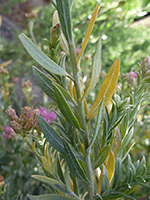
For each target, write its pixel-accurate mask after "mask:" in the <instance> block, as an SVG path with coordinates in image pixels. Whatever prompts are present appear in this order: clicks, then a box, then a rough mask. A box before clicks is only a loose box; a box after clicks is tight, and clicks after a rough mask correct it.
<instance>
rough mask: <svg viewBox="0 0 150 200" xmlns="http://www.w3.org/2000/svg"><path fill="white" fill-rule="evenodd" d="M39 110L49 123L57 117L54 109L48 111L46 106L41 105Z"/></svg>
mask: <svg viewBox="0 0 150 200" xmlns="http://www.w3.org/2000/svg"><path fill="white" fill-rule="evenodd" d="M39 111H40V116H41V117H43V119H45V120H46V121H47V123H49V124H50V123H51V122H52V121H53V120H55V119H56V114H55V113H54V112H53V111H50V110H49V111H48V110H47V109H46V108H44V107H41V106H40V107H39Z"/></svg>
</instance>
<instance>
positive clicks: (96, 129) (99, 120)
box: [86, 99, 104, 151]
mask: <svg viewBox="0 0 150 200" xmlns="http://www.w3.org/2000/svg"><path fill="white" fill-rule="evenodd" d="M103 103H104V99H103V100H102V102H101V105H100V108H99V112H98V115H97V121H96V126H95V130H94V137H93V139H92V140H91V142H90V145H89V147H88V148H87V150H86V151H88V150H90V149H91V147H92V145H93V144H94V142H95V140H96V137H97V135H98V132H99V129H100V123H101V120H102V111H103Z"/></svg>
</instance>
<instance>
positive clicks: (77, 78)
mask: <svg viewBox="0 0 150 200" xmlns="http://www.w3.org/2000/svg"><path fill="white" fill-rule="evenodd" d="M69 52H70V60H71V64H72V70H73V78H74V84H75V89H76V94H77V101H78V102H77V103H78V112H79V116H80V123H81V127H82V129H83V130H84V148H85V150H86V149H87V148H88V146H89V133H88V125H87V123H86V119H85V111H84V102H83V101H81V102H80V101H79V99H80V98H81V96H82V89H81V87H80V74H79V70H78V68H77V60H76V54H75V48H74V44H70V45H69ZM90 154H91V153H90V151H88V152H86V153H85V164H86V174H87V177H88V179H89V184H88V198H89V200H93V195H94V183H93V171H92V167H91V159H90Z"/></svg>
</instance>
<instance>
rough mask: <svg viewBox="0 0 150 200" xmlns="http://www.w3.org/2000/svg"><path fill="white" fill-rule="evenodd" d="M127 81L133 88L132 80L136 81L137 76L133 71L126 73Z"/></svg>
mask: <svg viewBox="0 0 150 200" xmlns="http://www.w3.org/2000/svg"><path fill="white" fill-rule="evenodd" d="M127 79H128V81H129V83H130V84H131V85H132V86H133V81H134V79H137V74H136V73H135V72H133V71H131V72H129V73H127Z"/></svg>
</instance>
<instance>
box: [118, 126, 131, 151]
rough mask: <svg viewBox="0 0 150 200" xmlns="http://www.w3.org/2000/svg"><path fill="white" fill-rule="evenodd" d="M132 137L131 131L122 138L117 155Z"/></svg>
mask: <svg viewBox="0 0 150 200" xmlns="http://www.w3.org/2000/svg"><path fill="white" fill-rule="evenodd" d="M132 136H133V129H131V131H130V132H129V133H128V134H127V135H126V136H125V137H124V139H123V140H122V142H121V145H120V146H119V148H118V150H117V153H121V152H122V151H123V149H124V148H125V147H126V146H127V145H128V144H129V143H130V142H131V138H132Z"/></svg>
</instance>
